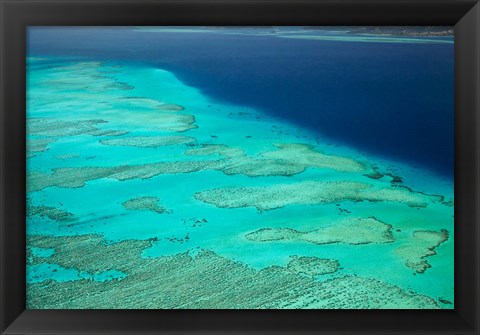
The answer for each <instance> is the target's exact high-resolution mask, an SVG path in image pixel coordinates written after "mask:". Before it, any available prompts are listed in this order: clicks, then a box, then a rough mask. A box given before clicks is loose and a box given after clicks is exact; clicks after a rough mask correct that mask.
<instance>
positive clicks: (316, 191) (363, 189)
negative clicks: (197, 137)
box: [194, 181, 443, 211]
mask: <svg viewBox="0 0 480 335" xmlns="http://www.w3.org/2000/svg"><path fill="white" fill-rule="evenodd" d="M194 196H195V198H196V199H198V200H200V201H203V202H206V203H210V204H213V205H215V206H217V207H222V208H240V207H256V208H257V209H258V210H259V211H267V210H271V209H275V208H280V207H284V206H287V205H292V204H302V205H313V204H326V203H334V202H341V201H354V202H358V201H372V202H379V201H385V202H398V203H403V204H405V205H408V206H411V207H426V206H427V205H428V204H429V203H430V202H435V201H441V200H442V199H443V198H439V197H437V196H430V195H425V194H423V193H418V192H413V191H411V190H410V189H407V188H404V187H387V188H374V187H373V186H372V185H370V184H368V183H360V182H350V181H341V182H319V181H303V182H298V183H292V184H277V185H272V186H256V187H225V188H217V189H212V190H207V191H203V192H198V193H195V194H194Z"/></svg>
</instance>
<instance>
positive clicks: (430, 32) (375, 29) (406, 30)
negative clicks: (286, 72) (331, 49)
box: [304, 26, 453, 37]
mask: <svg viewBox="0 0 480 335" xmlns="http://www.w3.org/2000/svg"><path fill="white" fill-rule="evenodd" d="M325 28H326V27H305V28H304V29H308V30H317V29H325ZM336 29H337V30H345V32H348V33H351V34H368V35H382V36H392V35H394V36H410V37H427V36H453V27H444V26H411V27H405V26H403V27H385V26H369V27H337V28H336Z"/></svg>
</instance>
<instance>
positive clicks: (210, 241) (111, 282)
mask: <svg viewBox="0 0 480 335" xmlns="http://www.w3.org/2000/svg"><path fill="white" fill-rule="evenodd" d="M339 43H344V42H339ZM247 105H248V104H246V105H237V104H228V103H225V102H219V101H218V100H217V99H214V98H211V97H209V96H207V95H206V94H205V93H202V91H201V88H196V87H191V86H188V85H186V84H185V83H184V82H182V81H180V80H179V79H178V78H177V77H176V76H175V74H174V73H172V72H169V71H166V70H164V69H159V68H155V67H152V66H148V65H139V64H131V63H128V62H125V61H123V62H122V61H115V62H108V61H103V62H97V61H92V60H91V59H88V58H85V59H69V58H58V57H52V56H50V57H44V58H41V59H37V58H35V59H29V71H28V97H27V107H28V111H27V117H28V123H29V124H28V126H29V128H28V129H29V132H28V134H27V141H32V140H35V139H37V140H42V141H43V142H41V144H42V145H40V146H39V145H37V146H33V145H32V147H33V148H35V150H34V151H31V152H30V155H29V157H30V158H28V160H27V174H29V175H28V177H27V178H28V179H27V187H30V191H29V192H28V194H27V201H28V211H29V213H28V214H29V215H28V218H27V234H28V237H29V239H28V243H27V248H28V255H29V258H28V266H27V283H28V285H27V289H28V292H27V296H28V299H27V304H28V307H29V308H40V309H41V308H215V306H214V305H212V304H213V303H214V302H215V301H217V302H218V299H220V298H221V297H219V296H218V295H219V294H220V295H221V293H218V292H217V291H216V290H217V289H218V288H220V287H222V285H220V284H218V288H215V287H208V285H215V283H213V284H209V283H203V282H202V281H199V279H198V278H197V275H198V276H200V277H201V275H202V273H203V274H204V275H206V272H208V276H213V277H215V276H217V277H218V278H223V280H224V282H225V283H230V284H232V283H233V282H232V280H234V279H233V278H231V276H230V275H228V273H229V271H232V273H234V274H235V275H238V276H240V277H238V278H237V279H236V280H238V281H239V282H240V283H241V282H244V281H245V280H247V279H249V280H253V281H252V282H251V284H248V285H246V284H245V285H243V284H241V285H239V287H238V288H235V292H234V293H235V295H234V296H238V295H239V294H244V295H245V297H248V296H250V295H251V294H252V290H253V291H254V292H255V297H256V298H258V299H259V300H256V299H251V302H250V303H249V302H247V301H246V300H245V301H244V300H238V301H236V300H235V299H234V298H232V295H231V294H233V293H232V292H228V291H225V293H224V294H225V297H227V296H228V297H230V298H229V299H230V301H229V303H227V304H226V305H221V306H220V307H222V308H397V307H400V308H453V300H454V298H453V297H454V292H453V245H454V243H453V241H454V224H453V222H454V220H453V183H452V182H451V181H449V180H448V179H447V178H445V177H440V176H437V175H436V174H435V173H432V172H429V171H428V170H426V169H419V168H415V167H412V166H411V165H409V164H406V163H404V162H400V161H392V160H386V159H385V158H382V157H379V156H374V155H372V154H366V153H364V152H361V151H358V150H356V149H355V148H354V147H351V146H346V145H344V144H339V143H337V142H335V140H333V139H331V138H328V137H326V136H322V135H321V134H318V133H315V132H313V131H312V130H311V129H306V128H304V127H301V126H299V125H295V124H292V123H290V122H288V121H286V120H285V119H284V118H275V117H273V116H272V115H271V114H270V113H265V112H263V111H262V110H260V109H256V108H253V107H251V106H247ZM162 106H163V107H162ZM172 106H181V107H183V108H178V107H175V108H173V107H172ZM38 120H42V121H41V122H38ZM45 124H46V125H47V126H45ZM39 125H40V126H39ZM129 137H138V138H145V137H151V138H152V142H155V143H157V144H158V143H160V144H161V145H154V146H151V145H135V144H136V142H135V141H132V140H128V138H129ZM180 137H182V138H184V139H188V140H184V141H181V140H179V138H180ZM161 138H165V140H164V141H159V139H161ZM125 139H127V140H125ZM112 143H113V144H115V145H112ZM147 143H150V142H147ZM296 143H301V144H304V145H308V146H309V148H310V150H311V151H308V152H305V153H302V154H300V155H304V156H302V157H296V158H295V159H294V160H289V158H288V157H285V155H281V154H277V153H275V154H273V157H272V152H276V150H277V151H278V150H280V149H279V147H278V146H277V147H276V146H275V145H278V144H283V145H287V144H296ZM218 145H222V146H223V147H219V146H218ZM212 148H214V149H212ZM218 148H223V149H222V150H218ZM205 149H208V150H206V151H205ZM192 150H197V151H198V150H200V152H202V151H201V150H204V151H203V152H204V153H205V154H201V155H191V154H188V153H189V152H192ZM225 150H227V151H225ZM239 152H240V153H241V154H239ZM267 152H270V153H269V154H266V153H267ZM312 152H314V153H318V155H316V156H313V157H314V158H312V159H307V156H308V155H311V153H312ZM320 153H321V154H324V155H327V156H326V157H331V159H330V161H332V160H339V162H340V163H342V162H343V163H344V164H345V165H344V166H343V167H340V168H339V167H335V165H333V167H332V166H322V165H319V162H320V161H319V157H320V156H319V154H320ZM308 157H310V156H308ZM265 159H270V160H269V161H268V162H267V161H265ZM161 162H164V163H167V162H168V163H170V165H168V168H165V167H164V165H161V167H160V165H158V163H161ZM352 162H354V163H355V164H358V166H361V167H362V168H358V169H357V168H355V169H352V168H351V166H352ZM267 163H268V164H267ZM347 163H348V164H347ZM252 164H253V167H254V169H253V171H258V169H259V168H260V167H261V169H262V171H263V172H262V173H261V174H260V175H257V176H252V172H251V171H252ZM292 164H293V165H292ZM289 165H290V166H291V168H289V169H287V170H285V169H283V167H285V166H289ZM340 165H341V164H340ZM257 166H258V167H257ZM86 167H90V168H91V169H88V170H87V169H85V168H86ZM61 168H68V169H69V170H68V173H65V174H62V173H59V171H62V170H56V171H57V172H55V170H54V169H61ZM372 171H374V172H375V174H374V173H372ZM39 172H41V173H43V175H38V173H39ZM35 174H36V175H35ZM38 176H40V177H38ZM395 176H396V177H400V180H399V179H398V178H397V179H395V178H394V177H395ZM67 179H68V180H69V181H68V182H66V180H67ZM311 182H317V183H318V182H320V184H315V183H313V184H312V183H311ZM321 182H331V183H333V182H336V183H345V182H347V183H352V185H353V184H355V185H356V184H358V183H361V184H368V185H371V186H369V187H372V188H373V189H375V190H383V191H382V192H384V193H382V192H380V193H378V192H376V193H374V194H376V197H375V199H373V198H372V197H371V196H369V197H365V196H363V195H362V194H363V193H361V192H360V193H355V194H353V195H351V196H349V197H347V198H345V197H342V196H333V193H328V194H327V195H326V196H323V197H322V201H317V202H314V203H306V202H305V201H297V202H291V201H289V199H291V198H292V197H293V196H294V195H295V194H298V193H302V194H306V195H307V198H308V195H309V194H313V193H315V192H314V191H315V190H313V189H312V190H309V189H308V188H306V187H303V186H302V185H306V186H309V187H315V188H316V187H319V188H321V187H322V184H321ZM285 184H288V185H294V187H293V188H291V187H290V188H288V192H293V193H295V194H289V193H288V192H286V193H285V192H284V193H281V192H280V191H279V192H280V194H275V199H276V201H280V202H281V203H282V204H283V205H282V206H272V207H271V208H269V207H268V206H267V207H265V208H263V210H262V209H260V210H259V208H255V207H256V206H255V205H254V204H255V203H258V202H265V203H268V201H269V199H270V198H271V194H273V193H267V195H266V196H267V198H266V199H265V198H262V197H265V193H263V191H262V190H265V189H273V190H275V189H278V190H281V187H279V186H278V185H285ZM38 185H41V186H38ZM295 185H298V189H295ZM231 189H242V190H246V191H242V192H243V193H242V194H244V196H245V194H246V199H247V200H246V201H245V202H244V203H243V205H242V204H241V203H237V204H236V205H235V206H233V207H231V208H225V206H220V205H219V203H220V201H223V200H224V198H219V199H214V200H212V201H203V200H205V199H204V198H203V199H202V197H199V196H195V195H196V194H199V193H202V192H204V194H209V193H208V192H214V193H213V194H217V193H218V192H222V191H223V190H231ZM259 190H260V191H259ZM205 192H206V193H205ZM215 192H217V193H215ZM245 192H246V193H245ZM309 192H310V193H309ZM362 192H363V191H362ZM391 192H393V193H391ZM317 193H318V192H317ZM220 194H221V193H220ZM391 194H394V195H395V196H397V195H399V194H402V196H401V197H400V196H398V197H397V198H392V195H391ZM340 195H342V194H340ZM332 196H333V198H331V201H330V200H328V199H330V198H329V197H332ZM404 196H408V197H414V198H416V199H417V198H419V199H422V201H421V203H420V204H419V203H417V202H413V203H412V202H405V201H404ZM268 197H270V198H268ZM327 198H328V199H327ZM138 199H140V201H139V200H138ZM141 199H143V201H142V200H141ZM279 199H280V200H279ZM325 199H327V200H328V201H327V200H325ZM392 199H393V200H392ZM395 199H397V201H395ZM146 200H148V201H146ZM373 200H374V201H373ZM132 203H133V205H131V204H132ZM125 204H130V205H125ZM42 206H43V207H42ZM160 209H161V210H160ZM369 218H374V219H375V220H378V222H379V223H381V224H383V225H382V226H377V225H373V226H372V227H383V228H381V231H382V232H383V231H384V229H385V227H388V234H389V238H388V239H378V238H371V239H369V237H372V236H373V237H375V236H377V235H376V234H378V231H377V228H375V229H374V228H372V230H371V231H369V230H368V229H369V228H368V227H370V226H367V228H364V229H363V230H362V234H364V235H365V237H364V239H363V240H362V241H363V242H362V243H348V241H351V240H352V239H351V236H350V233H351V231H345V236H346V237H348V238H343V239H342V238H339V239H337V240H335V241H330V242H329V243H322V244H317V243H311V242H309V241H306V240H305V239H283V240H282V239H276V240H258V239H257V240H252V239H249V238H248V236H249V234H252V233H254V232H256V231H259V230H261V229H290V230H295V231H297V232H302V233H306V232H312V231H318V230H322V229H325V227H327V228H328V227H332V226H333V227H334V226H335V225H338V224H341V222H345V220H347V221H348V220H353V221H355V220H357V219H362V220H365V221H362V220H360V221H359V222H367V221H368V220H369ZM370 220H372V219H370ZM346 227H347V228H348V227H349V226H348V225H346ZM365 229H366V231H365ZM443 229H444V230H446V231H447V232H448V236H447V237H446V238H444V239H440V240H439V241H437V240H436V239H435V236H437V235H435V234H441V231H442V230H443ZM327 231H328V230H327ZM423 231H427V232H428V233H427V234H425V233H422V232H423ZM418 232H420V233H418ZM357 233H358V231H357ZM369 234H371V236H369ZM415 236H417V237H418V236H420V237H421V241H419V240H418V238H415ZM438 236H440V235H438ZM432 238H433V242H429V241H430V240H429V239H432ZM370 240H371V241H370ZM342 241H344V242H342ZM345 241H346V242H345ZM369 241H370V242H369ZM435 241H437V242H438V243H437V242H435ZM42 250H48V252H43V253H42V252H40V251H42ZM399 250H400V251H399ZM402 250H403V251H402ZM405 250H407V252H405ZM39 252H40V253H39ZM102 255H104V257H103V256H102ZM126 255H128V257H126ZM112 257H113V258H115V260H113V259H112ZM122 257H126V259H125V262H124V263H123V264H122V263H121V262H120V261H119V259H121V258H122ZM295 257H310V258H312V259H318V260H329V261H331V262H333V261H337V262H338V268H337V269H336V271H334V272H332V271H327V272H328V273H325V274H319V275H305V273H315V269H313V270H312V269H309V268H307V269H305V271H303V272H302V271H300V270H299V267H301V266H309V265H308V264H307V263H298V264H296V265H295V266H293V265H290V266H289V265H288V264H289V263H290V264H293V263H291V262H292V260H293V259H296V258H295ZM310 258H309V259H310ZM89 259H95V260H96V261H95V264H89ZM423 261H426V262H427V264H428V265H427V267H425V268H424V269H423V271H418V269H419V268H418V266H417V267H416V266H414V265H412V264H413V263H415V262H417V263H418V262H423ZM175 262H178V269H176V268H175V266H174V265H175ZM185 264H189V265H188V266H189V269H190V270H189V271H190V272H188V273H189V275H190V276H191V282H189V281H188V278H186V279H184V280H181V281H179V282H178V285H179V287H180V288H178V290H179V291H182V290H184V291H185V292H190V291H192V292H197V296H195V294H192V295H190V296H189V295H182V294H180V293H178V294H177V293H176V294H177V295H173V296H174V297H172V298H171V300H168V299H167V300H165V299H163V298H161V297H162V296H164V295H168V294H171V291H170V290H172V288H171V287H166V286H162V285H158V282H157V281H156V280H158V281H162V280H163V281H165V280H166V278H168V279H169V280H172V278H175V276H180V275H185V273H186V272H185V271H186V270H185V269H182V267H184V266H185ZM222 264H223V265H222ZM312 264H317V263H316V262H315V261H312ZM328 264H332V263H328ZM219 266H220V267H219ZM221 266H224V267H225V268H221ZM145 267H151V268H152V270H151V271H160V272H161V271H162V270H161V269H162V267H165V269H167V268H168V271H167V270H166V271H165V274H164V275H165V276H167V274H168V277H162V276H163V274H162V275H160V274H158V279H157V277H155V276H154V274H153V273H150V272H149V271H148V269H146V268H145ZM154 269H155V270H154ZM229 269H230V270H229ZM53 270H57V271H55V272H53ZM312 271H313V272H312ZM241 276H244V277H243V278H242V277H241ZM145 278H150V282H151V285H150V286H149V284H148V283H145V282H144V281H145ZM152 278H153V279H152ZM269 281H271V286H269V284H268V283H269ZM142 282H143V284H142ZM431 283H435V285H432V284H431ZM171 284H172V285H174V284H175V283H171ZM102 285H103V286H102ZM152 285H153V287H152ZM155 285H158V286H157V288H155V287H154V286H155ZM237 285H238V284H237ZM242 285H243V286H242ZM291 285H293V286H294V287H297V288H298V290H299V292H296V293H295V294H294V295H293V296H292V295H290V293H288V292H290V289H291ZM57 290H65V291H63V292H67V293H65V294H64V295H63V296H62V295H60V296H59V295H58V291H57ZM83 290H84V291H85V292H89V291H90V292H92V294H93V295H94V296H95V297H96V299H94V300H89V299H84V300H82V297H81V296H77V295H76V293H75V292H82V291H83ZM116 290H125V291H128V292H137V294H136V295H135V294H133V298H132V296H131V295H129V296H128V297H127V296H123V295H121V294H118V292H116ZM272 290H278V292H280V293H281V292H283V293H281V294H280V293H279V294H278V297H276V299H277V300H275V301H273V302H271V303H270V304H266V303H265V301H264V300H262V298H261V297H262V296H268V295H269V294H271V292H272ZM329 290H330V291H331V292H334V293H335V292H337V293H338V295H337V297H334V298H331V297H330V296H329V295H328V294H325V292H328V291H329ZM142 292H145V293H142ZM146 292H148V293H149V294H155V295H156V296H158V299H157V300H148V299H147V297H146V295H145V294H146ZM169 292H170V293H169ZM208 292H210V293H208ZM212 292H214V293H212ZM242 292H243V293H242ZM302 292H304V293H302ZM379 292H381V294H383V296H384V297H391V300H392V301H394V302H395V303H396V306H395V305H389V303H388V302H386V301H383V300H382V299H380V298H379V297H378V296H377V294H380V293H379ZM207 293H208V294H207ZM209 294H210V297H211V301H209V300H208V299H209ZM345 294H347V295H346V296H345ZM352 294H353V295H355V296H356V297H357V298H355V299H353V300H352V301H351V304H350V305H349V303H348V301H341V297H350V296H351V295H352ZM312 296H317V297H323V298H318V299H320V300H318V299H317V298H315V299H313V300H312V299H311V297H312ZM381 296H382V295H381ZM122 297H123V298H122ZM115 299H116V300H118V302H117V303H118V305H112V301H113V300H115ZM122 299H124V300H122ZM189 299H190V300H189ZM225 299H226V298H224V299H223V300H225ZM322 299H323V300H322ZM349 299H350V298H349ZM227 300H228V299H227ZM92 301H93V302H92ZM202 301H203V305H202ZM262 301H263V305H262V303H261V302H262ZM122 302H123V305H122ZM92 304H93V305H92Z"/></svg>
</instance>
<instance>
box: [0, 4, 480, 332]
mask: <svg viewBox="0 0 480 335" xmlns="http://www.w3.org/2000/svg"><path fill="white" fill-rule="evenodd" d="M0 15H1V16H0V20H1V37H0V42H1V96H0V103H1V106H0V107H1V114H0V117H1V119H0V125H1V174H0V178H1V201H0V206H1V225H0V229H1V231H0V238H1V287H0V297H1V299H0V317H1V319H0V332H1V334H180V333H182V334H183V333H191V334H229V333H231V334H234V333H235V334H283V333H292V334H357V333H358V334H359V333H362V334H400V333H402V334H403V333H405V334H407V333H412V334H413V333H415V334H479V329H480V327H479V326H480V325H479V320H478V319H479V318H478V315H479V314H480V311H479V293H480V290H479V273H480V272H479V271H480V260H479V245H480V238H479V209H478V207H480V202H479V167H480V146H479V143H480V123H479V106H480V101H479V92H480V4H479V3H478V2H477V1H473V0H419V1H409V0H404V1H401V0H373V1H372V0H369V1H365V0H315V1H313V0H297V1H295V0H243V1H239V0H175V1H172V0H138V1H135V0H103V1H90V0H71V1H58V0H53V1H52V0H0ZM29 25H83V26H88V25H100V26H109V25H121V26H125V25H250V26H258V25H370V26H380V25H403V26H405V25H418V26H419V25H428V26H432V25H443V26H446V25H452V26H454V27H455V28H454V32H455V309H453V310H438V311H433V310H307V311H303V310H302V311H301V310H264V311H262V310H255V311H253V310H252V311H249V310H230V311H222V310H175V311H174V310H26V309H25V104H26V102H25V86H26V85H25V71H26V69H25V49H26V27H27V26H29Z"/></svg>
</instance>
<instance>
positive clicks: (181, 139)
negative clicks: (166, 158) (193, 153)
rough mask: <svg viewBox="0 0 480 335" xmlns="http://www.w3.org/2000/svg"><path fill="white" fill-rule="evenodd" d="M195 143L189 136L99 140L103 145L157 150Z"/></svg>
mask: <svg viewBox="0 0 480 335" xmlns="http://www.w3.org/2000/svg"><path fill="white" fill-rule="evenodd" d="M193 142H195V138H194V137H189V136H131V137H120V138H109V139H105V140H100V143H102V144H104V145H117V146H131V147H137V148H158V147H161V146H167V145H178V144H186V143H193Z"/></svg>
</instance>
